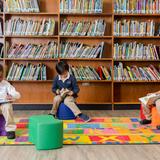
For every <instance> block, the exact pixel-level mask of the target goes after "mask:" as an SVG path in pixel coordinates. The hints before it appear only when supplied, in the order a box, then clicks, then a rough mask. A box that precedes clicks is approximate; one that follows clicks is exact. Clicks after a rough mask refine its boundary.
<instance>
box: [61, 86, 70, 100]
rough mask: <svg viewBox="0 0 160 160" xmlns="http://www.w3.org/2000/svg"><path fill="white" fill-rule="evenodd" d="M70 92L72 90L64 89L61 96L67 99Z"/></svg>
mask: <svg viewBox="0 0 160 160" xmlns="http://www.w3.org/2000/svg"><path fill="white" fill-rule="evenodd" d="M69 92H70V90H68V89H64V88H63V89H62V90H61V91H60V95H61V97H62V98H65V97H66V96H67V95H68V93H69Z"/></svg>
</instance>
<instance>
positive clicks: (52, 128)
mask: <svg viewBox="0 0 160 160" xmlns="http://www.w3.org/2000/svg"><path fill="white" fill-rule="evenodd" d="M29 141H30V142H32V143H33V144H35V145H36V148H37V150H49V149H55V148H61V147H62V146H63V121H61V120H58V119H54V118H53V116H51V115H38V116H32V117H30V118H29Z"/></svg>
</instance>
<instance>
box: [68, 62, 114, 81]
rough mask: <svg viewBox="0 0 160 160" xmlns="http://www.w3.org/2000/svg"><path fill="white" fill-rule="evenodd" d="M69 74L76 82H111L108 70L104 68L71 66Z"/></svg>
mask: <svg viewBox="0 0 160 160" xmlns="http://www.w3.org/2000/svg"><path fill="white" fill-rule="evenodd" d="M69 72H70V74H72V75H74V76H75V78H76V79H77V80H111V74H110V72H109V70H108V69H107V68H106V67H104V66H99V67H98V68H97V69H95V68H93V67H91V66H71V65H70V68H69Z"/></svg>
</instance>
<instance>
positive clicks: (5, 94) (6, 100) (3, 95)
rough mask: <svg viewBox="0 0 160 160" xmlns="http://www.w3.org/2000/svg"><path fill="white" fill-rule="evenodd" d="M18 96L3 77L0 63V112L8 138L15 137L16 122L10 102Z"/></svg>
mask: <svg viewBox="0 0 160 160" xmlns="http://www.w3.org/2000/svg"><path fill="white" fill-rule="evenodd" d="M19 98H20V93H19V92H17V91H16V89H15V88H14V87H13V86H12V85H11V84H10V83H9V82H7V81H6V80H4V79H3V66H2V65H1V64H0V112H1V113H2V115H3V116H4V119H5V121H6V124H5V130H6V132H7V138H8V139H15V130H16V124H15V122H14V117H13V107H12V102H13V101H14V100H16V99H19Z"/></svg>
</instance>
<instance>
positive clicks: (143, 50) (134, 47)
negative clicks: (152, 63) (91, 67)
mask: <svg viewBox="0 0 160 160" xmlns="http://www.w3.org/2000/svg"><path fill="white" fill-rule="evenodd" d="M113 58H114V59H115V60H119V59H124V60H127V59H129V60H130V59H132V60H159V59H160V46H156V45H153V44H148V45H145V44H143V43H137V42H132V43H127V42H125V43H123V44H119V43H115V44H114V56H113Z"/></svg>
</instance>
